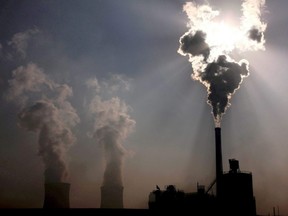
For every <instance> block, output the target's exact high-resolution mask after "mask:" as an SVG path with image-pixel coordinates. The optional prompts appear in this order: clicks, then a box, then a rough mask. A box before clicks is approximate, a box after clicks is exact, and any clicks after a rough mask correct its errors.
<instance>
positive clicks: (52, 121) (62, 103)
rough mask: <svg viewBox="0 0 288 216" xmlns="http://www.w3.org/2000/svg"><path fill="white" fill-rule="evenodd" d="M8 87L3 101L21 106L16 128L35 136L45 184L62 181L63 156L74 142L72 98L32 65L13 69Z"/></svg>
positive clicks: (67, 89) (75, 118)
mask: <svg viewBox="0 0 288 216" xmlns="http://www.w3.org/2000/svg"><path fill="white" fill-rule="evenodd" d="M9 85H10V88H9V90H8V92H7V95H6V98H7V99H8V100H9V101H13V102H15V103H16V104H19V105H21V111H20V112H19V113H18V125H19V126H20V127H21V128H24V129H26V130H27V131H33V132H36V133H38V134H39V138H38V145H39V155H40V156H41V157H42V159H43V162H44V166H45V181H46V182H63V181H65V180H66V177H67V164H66V161H65V156H66V152H67V150H68V149H69V147H70V146H71V145H72V144H73V143H74V142H75V140H76V139H75V137H74V135H73V133H72V131H71V128H72V127H73V126H75V125H76V124H77V123H78V122H79V117H78V115H77V113H76V111H75V109H74V108H73V107H72V105H71V104H70V103H69V102H68V100H67V99H68V98H69V97H70V96H72V89H71V88H70V87H69V86H68V85H66V84H64V85H59V84H57V83H55V82H53V81H52V80H50V79H48V77H47V76H46V75H45V74H44V72H43V70H42V69H40V68H39V67H38V66H37V65H36V64H34V63H30V64H28V65H27V66H26V67H24V66H20V67H18V68H17V69H15V70H14V71H13V73H12V79H11V80H10V81H9ZM32 93H34V95H33V94H32ZM35 93H37V94H38V95H39V94H40V99H38V100H34V98H35V97H36V96H35ZM38 98H39V97H38ZM28 104H31V105H28Z"/></svg>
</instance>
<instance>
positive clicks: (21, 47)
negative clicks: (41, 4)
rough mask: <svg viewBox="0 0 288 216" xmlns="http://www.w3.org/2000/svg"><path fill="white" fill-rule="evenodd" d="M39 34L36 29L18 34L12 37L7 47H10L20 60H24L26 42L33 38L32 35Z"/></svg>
mask: <svg viewBox="0 0 288 216" xmlns="http://www.w3.org/2000/svg"><path fill="white" fill-rule="evenodd" d="M39 32H40V31H39V30H38V29H37V28H34V29H28V30H26V31H24V32H18V33H16V34H15V35H13V37H12V39H11V40H10V41H9V42H8V45H9V46H11V47H12V48H13V49H14V50H15V52H16V53H17V54H18V55H19V56H20V57H21V58H25V57H26V50H27V47H28V41H29V40H30V39H31V38H32V37H33V35H35V34H37V33H39Z"/></svg>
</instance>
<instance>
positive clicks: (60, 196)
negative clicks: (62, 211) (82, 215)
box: [43, 182, 70, 208]
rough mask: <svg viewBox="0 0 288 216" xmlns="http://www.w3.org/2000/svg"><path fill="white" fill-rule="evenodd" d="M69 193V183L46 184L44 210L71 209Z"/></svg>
mask: <svg viewBox="0 0 288 216" xmlns="http://www.w3.org/2000/svg"><path fill="white" fill-rule="evenodd" d="M69 192H70V184H69V183H63V182H57V183H56V182H55V183H45V197H44V204H43V208H69V207H70V201H69Z"/></svg>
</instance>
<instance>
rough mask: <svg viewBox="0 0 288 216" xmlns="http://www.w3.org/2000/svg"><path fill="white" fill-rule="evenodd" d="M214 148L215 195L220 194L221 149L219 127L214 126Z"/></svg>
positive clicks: (218, 195) (221, 172) (221, 173)
mask: <svg viewBox="0 0 288 216" xmlns="http://www.w3.org/2000/svg"><path fill="white" fill-rule="evenodd" d="M215 150H216V195H217V197H220V196H221V191H222V175H223V165H222V149H221V128H219V127H217V128H215Z"/></svg>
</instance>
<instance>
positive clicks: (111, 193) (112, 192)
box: [100, 185, 123, 208]
mask: <svg viewBox="0 0 288 216" xmlns="http://www.w3.org/2000/svg"><path fill="white" fill-rule="evenodd" d="M100 207H101V208H123V186H118V185H111V186H108V185H105V186H102V187H101V206H100Z"/></svg>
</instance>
